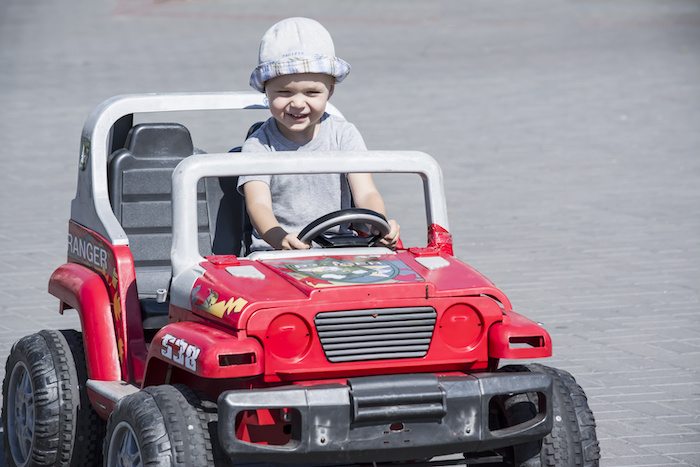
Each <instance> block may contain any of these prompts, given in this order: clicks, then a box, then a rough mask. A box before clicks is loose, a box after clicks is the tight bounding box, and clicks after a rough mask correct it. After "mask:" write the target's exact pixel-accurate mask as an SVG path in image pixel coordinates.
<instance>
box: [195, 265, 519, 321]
mask: <svg viewBox="0 0 700 467" xmlns="http://www.w3.org/2000/svg"><path fill="white" fill-rule="evenodd" d="M430 257H433V258H438V259H437V261H438V262H439V264H440V266H439V267H437V268H435V267H433V266H431V267H433V269H429V268H428V267H426V266H425V265H422V264H421V263H420V262H419V261H421V256H420V255H419V256H416V255H415V254H412V253H410V252H408V251H401V252H398V253H397V254H389V255H378V256H343V255H340V254H338V255H333V256H314V257H308V256H306V257H299V258H284V259H267V260H260V261H251V260H246V259H240V260H239V259H237V258H234V257H211V258H208V259H209V261H207V262H204V263H202V267H203V268H204V269H205V270H206V272H205V274H204V276H203V277H202V278H200V279H198V280H197V281H196V282H195V284H194V287H193V289H192V293H191V303H192V309H193V311H195V312H196V313H199V314H202V312H204V313H207V314H208V315H214V316H216V317H218V318H220V319H222V320H224V321H226V322H227V323H226V324H227V325H228V326H234V327H236V328H241V327H243V326H242V325H243V324H244V323H245V321H247V318H248V317H249V316H250V315H251V314H252V313H254V312H255V311H256V310H258V309H261V308H271V307H290V306H299V305H301V304H303V303H307V304H310V303H313V304H320V303H323V304H324V307H328V309H334V304H335V303H337V305H338V306H339V307H343V306H344V304H345V303H347V302H350V301H353V302H356V301H362V300H364V299H369V297H371V299H372V300H373V301H377V300H399V299H417V298H422V299H429V298H431V297H435V298H438V297H448V296H465V295H489V296H492V297H494V298H496V299H497V300H499V301H500V302H501V303H502V304H503V306H504V307H505V308H506V309H510V304H509V303H508V300H507V298H506V297H505V296H504V295H503V294H502V293H501V292H500V290H498V289H497V288H496V287H495V286H494V285H493V284H492V283H491V282H490V281H489V280H488V279H486V278H485V277H484V276H482V275H481V274H480V273H478V272H477V271H476V270H474V269H472V268H471V267H469V266H467V265H466V264H464V263H462V262H461V261H459V260H457V259H455V258H453V257H451V256H447V255H437V254H434V255H430ZM440 258H441V259H440ZM423 263H425V262H423ZM429 266H430V265H429ZM209 317H210V316H209Z"/></svg>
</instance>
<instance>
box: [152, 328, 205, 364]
mask: <svg viewBox="0 0 700 467" xmlns="http://www.w3.org/2000/svg"><path fill="white" fill-rule="evenodd" d="M162 342H163V348H162V349H160V353H161V355H163V357H165V358H167V359H168V360H172V361H173V362H175V363H178V364H180V365H182V366H184V367H185V368H187V369H190V370H192V371H197V357H199V352H201V351H202V349H200V348H199V347H197V346H196V345H193V344H188V343H187V341H186V340H184V339H180V338H178V337H175V336H173V335H172V334H166V335H164V336H163V341H162Z"/></svg>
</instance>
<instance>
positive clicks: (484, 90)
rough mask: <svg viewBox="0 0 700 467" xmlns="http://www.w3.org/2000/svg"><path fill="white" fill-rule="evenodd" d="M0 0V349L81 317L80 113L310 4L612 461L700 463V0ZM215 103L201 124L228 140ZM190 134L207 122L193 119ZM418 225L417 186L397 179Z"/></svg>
mask: <svg viewBox="0 0 700 467" xmlns="http://www.w3.org/2000/svg"><path fill="white" fill-rule="evenodd" d="M70 4H71V6H70V8H68V7H67V6H66V4H65V2H59V1H42V2H39V1H36V0H0V199H1V202H0V359H2V360H3V361H4V359H5V358H6V356H7V354H8V352H9V349H10V346H11V345H12V342H14V341H15V340H16V339H17V338H19V337H20V336H22V335H25V334H28V333H31V332H34V331H36V330H38V329H41V328H60V327H71V326H75V325H76V324H77V320H76V319H75V317H74V315H66V316H64V317H61V316H60V315H59V314H58V313H57V312H56V311H57V307H58V305H57V302H56V300H55V299H53V298H52V297H50V296H49V295H48V294H47V292H46V284H47V280H48V277H49V275H50V274H51V272H52V271H53V269H54V268H55V267H57V266H58V265H60V264H61V263H62V262H63V261H64V258H65V237H66V229H67V218H68V214H69V204H70V200H71V199H72V197H73V195H74V190H75V180H76V168H77V161H78V146H79V135H80V130H81V128H82V124H83V122H84V120H85V118H86V117H87V115H88V113H89V112H90V110H91V109H92V108H93V107H94V106H95V105H97V104H98V103H99V102H101V101H102V100H104V99H105V98H108V97H110V96H112V95H115V94H120V93H127V92H151V91H185V90H186V91H214V90H217V91H218V90H245V89H247V79H248V75H249V73H250V70H251V69H252V67H253V66H254V65H255V63H254V62H255V59H256V51H257V45H258V41H259V38H260V36H261V35H262V33H263V32H264V30H265V29H266V28H267V27H268V26H269V25H271V24H272V23H273V22H274V21H276V20H278V19H281V18H283V17H287V16H294V15H303V16H312V17H315V18H317V19H319V20H321V21H322V22H323V23H324V24H325V25H326V26H327V27H328V29H329V30H330V31H331V33H332V34H333V35H334V37H335V40H336V48H337V52H338V54H339V55H340V56H342V57H343V58H345V59H346V60H348V61H349V62H350V63H351V64H352V65H353V72H352V74H351V75H350V77H349V78H348V80H347V81H346V82H344V83H343V84H342V85H340V86H339V87H338V90H337V93H336V96H334V99H333V100H334V102H335V104H336V105H337V106H338V107H340V108H341V109H342V110H343V111H344V113H345V114H346V116H347V117H348V118H349V119H350V120H352V121H354V122H355V123H356V124H357V125H358V127H359V128H360V130H361V131H362V133H363V134H364V136H365V138H366V140H367V143H368V145H369V146H370V147H371V148H374V149H418V150H424V151H426V152H428V153H430V154H432V155H433V156H435V157H436V158H437V159H438V160H439V161H440V162H441V164H442V165H443V167H444V171H445V175H446V186H447V192H448V194H449V196H450V205H449V207H450V216H451V224H452V230H453V234H454V238H455V241H456V251H457V254H458V256H460V257H461V258H462V259H464V260H466V261H467V262H469V263H470V264H472V265H474V266H475V267H476V268H477V269H479V270H481V271H482V272H483V273H485V274H486V275H487V276H488V277H490V278H491V279H492V280H493V281H494V282H496V283H497V284H498V285H499V286H501V288H502V289H503V290H504V291H505V292H506V293H507V294H508V295H509V297H510V298H511V301H512V302H513V303H514V306H515V307H516V308H517V309H518V310H519V311H521V312H523V313H524V314H525V315H527V316H529V317H531V318H534V319H536V320H539V321H542V322H544V323H545V325H546V326H547V328H548V330H549V331H550V333H551V334H552V337H553V339H554V343H555V353H554V357H553V358H552V359H551V360H550V364H551V365H553V366H557V367H560V368H563V369H566V370H569V371H570V372H572V373H573V374H574V375H575V376H576V377H577V379H578V381H579V382H580V383H581V384H582V386H583V387H584V389H585V390H586V392H587V393H588V395H589V399H590V404H591V407H592V408H593V410H594V412H595V415H596V419H597V422H598V437H599V438H600V442H601V448H602V457H603V459H602V465H605V466H631V465H650V466H651V465H654V466H669V465H695V466H698V465H700V305H699V303H698V290H699V289H700V272H699V268H700V266H699V265H700V235H699V234H700V157H698V153H699V151H700V131H698V130H699V129H700V3H699V2H697V1H690V0H674V1H661V0H658V1H651V0H608V1H596V0H589V1H584V0H567V1H555V0H530V1H528V2H521V1H516V0H508V1H500V2H493V1H492V2H488V1H483V0H468V1H463V0H453V1H435V2H422V1H418V0H385V1H382V2H373V1H371V0H358V1H353V2H324V1H320V0H307V1H305V2H303V3H302V4H300V3H299V2H276V1H269V0H258V1H256V2H244V1H242V0H231V1H204V0H201V1H189V2H180V1H167V0H121V1H117V2H114V1H106V0H73V1H72V2H70ZM233 127H234V125H233V123H232V122H231V121H229V120H228V117H227V116H223V115H216V116H214V117H213V118H209V119H207V120H203V121H200V120H197V121H195V123H192V128H191V129H192V131H193V134H194V135H195V143H196V144H197V145H198V146H200V147H203V148H204V149H206V150H208V151H212V152H213V151H222V150H226V149H227V148H228V147H229V146H230V145H231V144H232V143H234V144H235V143H237V142H238V141H239V139H240V136H241V133H242V131H243V130H241V129H239V128H237V127H236V128H233ZM198 138H200V139H199V140H198ZM384 187H385V188H384V190H385V196H386V198H387V200H388V202H389V205H390V209H392V210H393V212H394V213H396V215H397V216H398V217H399V220H401V222H402V224H403V225H404V226H406V227H407V228H408V226H410V225H411V224H412V219H413V214H412V212H411V204H410V201H407V200H406V198H405V197H404V194H403V193H402V192H400V191H398V190H397V189H396V188H395V185H394V184H393V183H390V181H387V182H385V184H384Z"/></svg>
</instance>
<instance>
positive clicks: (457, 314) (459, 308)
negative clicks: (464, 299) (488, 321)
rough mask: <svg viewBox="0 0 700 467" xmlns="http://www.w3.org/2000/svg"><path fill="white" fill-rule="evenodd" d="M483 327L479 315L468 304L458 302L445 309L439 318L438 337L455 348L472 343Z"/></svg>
mask: <svg viewBox="0 0 700 467" xmlns="http://www.w3.org/2000/svg"><path fill="white" fill-rule="evenodd" d="M483 329H484V326H483V323H482V322H481V316H480V315H479V313H477V312H476V310H475V309H474V308H472V307H470V306H469V305H465V304H462V303H459V304H457V305H452V306H451V307H450V308H448V309H447V310H445V312H444V313H443V314H442V318H441V319H440V337H441V338H442V340H443V341H444V342H445V343H446V344H447V345H449V346H450V347H454V348H456V349H464V348H466V347H468V346H469V345H471V344H473V343H474V342H475V341H476V340H477V339H479V337H480V336H481V333H482V331H483Z"/></svg>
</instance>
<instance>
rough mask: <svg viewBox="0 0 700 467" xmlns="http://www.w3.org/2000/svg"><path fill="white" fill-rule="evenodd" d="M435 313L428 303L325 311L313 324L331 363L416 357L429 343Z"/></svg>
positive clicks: (422, 353) (424, 351)
mask: <svg viewBox="0 0 700 467" xmlns="http://www.w3.org/2000/svg"><path fill="white" fill-rule="evenodd" d="M436 318H437V313H436V312H435V310H434V309H433V308H431V307H410V308H382V309H378V310H376V309H370V310H350V311H329V312H323V313H319V314H317V315H316V319H315V324H316V331H317V332H318V337H319V339H320V340H321V345H322V347H323V351H324V352H325V354H326V358H327V359H328V361H330V362H331V363H340V362H358V361H363V360H384V359H396V358H420V357H423V356H425V354H426V353H427V352H428V347H430V339H431V338H432V336H433V330H434V329H435V319H436Z"/></svg>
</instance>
